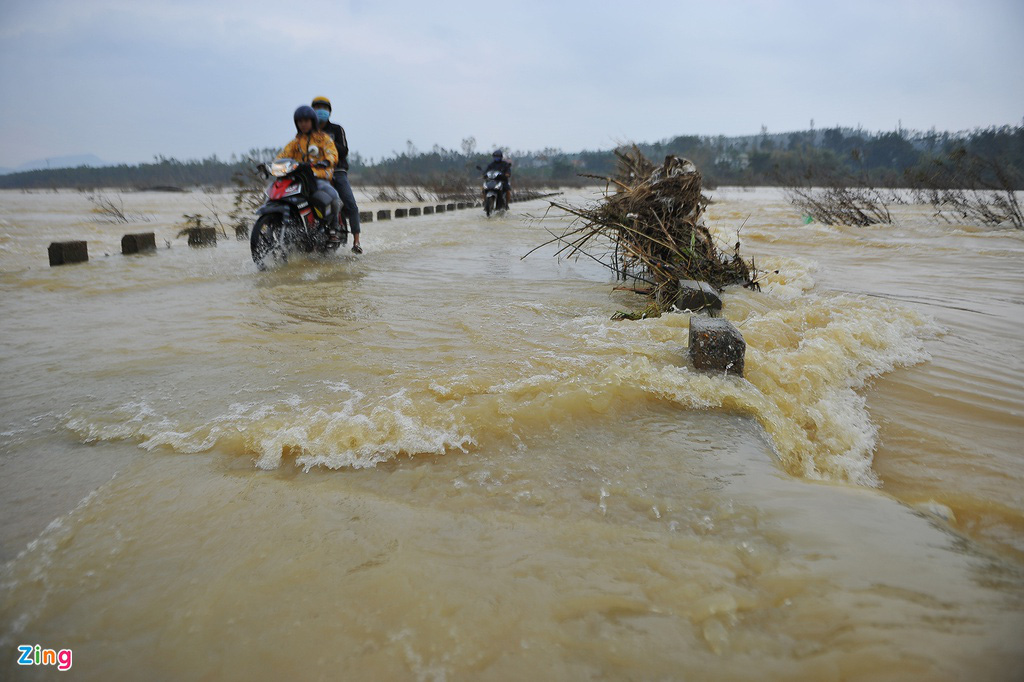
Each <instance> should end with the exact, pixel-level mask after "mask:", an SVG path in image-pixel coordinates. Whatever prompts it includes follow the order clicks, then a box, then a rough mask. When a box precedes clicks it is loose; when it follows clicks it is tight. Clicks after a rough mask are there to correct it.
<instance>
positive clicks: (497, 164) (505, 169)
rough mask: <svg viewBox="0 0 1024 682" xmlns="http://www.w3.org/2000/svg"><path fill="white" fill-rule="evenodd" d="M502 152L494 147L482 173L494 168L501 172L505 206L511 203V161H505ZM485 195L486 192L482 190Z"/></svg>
mask: <svg viewBox="0 0 1024 682" xmlns="http://www.w3.org/2000/svg"><path fill="white" fill-rule="evenodd" d="M504 156H505V155H504V154H503V153H502V151H501V150H500V149H495V150H494V153H493V154H492V155H491V162H490V163H489V164H488V165H487V168H485V169H484V173H487V172H489V171H492V170H496V171H498V172H499V173H501V179H502V180H503V181H504V183H505V208H508V207H509V206H511V205H512V162H511V161H505V159H504ZM484 194H485V195H486V192H484Z"/></svg>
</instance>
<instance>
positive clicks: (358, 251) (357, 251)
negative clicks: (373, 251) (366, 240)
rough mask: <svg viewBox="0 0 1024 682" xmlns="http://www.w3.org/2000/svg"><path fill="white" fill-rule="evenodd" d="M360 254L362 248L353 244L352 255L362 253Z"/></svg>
mask: <svg viewBox="0 0 1024 682" xmlns="http://www.w3.org/2000/svg"><path fill="white" fill-rule="evenodd" d="M362 252H363V247H361V246H359V244H353V245H352V253H362Z"/></svg>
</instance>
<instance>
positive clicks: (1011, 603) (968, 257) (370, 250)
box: [0, 189, 1024, 680]
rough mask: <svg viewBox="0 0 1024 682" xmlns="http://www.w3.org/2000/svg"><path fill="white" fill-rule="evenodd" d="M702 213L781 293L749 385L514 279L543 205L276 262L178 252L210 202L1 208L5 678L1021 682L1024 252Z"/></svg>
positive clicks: (546, 274)
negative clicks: (81, 254)
mask: <svg viewBox="0 0 1024 682" xmlns="http://www.w3.org/2000/svg"><path fill="white" fill-rule="evenodd" d="M713 196H714V199H715V203H714V204H713V205H712V206H711V207H710V209H709V215H708V218H709V223H710V225H711V226H712V228H713V229H714V230H715V231H716V232H717V233H718V234H720V235H721V238H722V239H723V243H729V244H731V243H733V242H734V241H735V239H736V231H737V229H739V238H740V240H741V241H742V243H743V247H742V252H743V253H744V255H745V256H747V257H748V258H749V257H751V256H752V257H754V258H755V260H756V262H757V265H758V266H759V267H760V268H764V269H768V270H776V269H778V270H779V273H778V274H772V275H769V276H768V277H767V278H766V279H765V280H764V282H763V285H764V286H763V290H762V291H761V292H752V291H749V290H745V289H742V288H739V287H736V288H730V289H728V290H727V291H726V293H725V297H724V301H725V308H724V311H723V312H724V315H725V316H726V317H728V318H729V319H730V320H732V321H733V322H734V323H736V324H737V326H738V327H739V328H740V330H741V331H742V333H743V335H744V337H745V339H746V341H747V344H748V350H747V359H746V376H745V377H744V378H737V377H725V376H719V375H714V374H703V373H699V372H696V371H694V370H693V369H692V368H691V367H690V366H689V364H688V362H687V359H686V343H687V332H688V324H689V316H688V315H687V314H671V315H666V316H663V317H661V318H658V319H653V320H643V321H639V322H628V321H624V322H612V321H611V320H610V319H609V318H610V317H611V315H612V314H613V313H614V312H615V311H616V310H628V309H633V308H637V307H640V306H641V305H642V302H641V301H640V300H639V299H638V298H637V297H636V296H635V295H633V294H630V293H626V292H613V291H612V287H613V286H614V285H615V282H614V280H613V279H612V278H610V277H609V273H608V272H607V271H605V270H603V269H602V268H600V267H599V266H598V265H596V264H594V263H588V262H583V261H580V262H574V261H558V260H556V259H554V258H551V257H550V254H551V253H552V252H553V249H548V250H547V251H544V250H542V251H539V252H537V253H535V254H533V255H531V256H530V257H529V258H526V259H521V257H522V256H523V255H524V254H526V253H527V252H528V251H530V250H531V249H532V248H533V247H535V246H536V245H537V244H540V243H541V242H543V241H545V240H546V239H548V238H549V234H548V232H547V230H553V231H555V232H559V231H560V230H561V229H563V227H564V226H565V225H566V224H567V222H566V219H565V218H563V217H560V216H558V215H553V214H549V215H548V216H547V217H546V218H545V219H544V220H543V221H540V220H537V219H536V218H538V217H539V216H541V215H542V214H544V213H545V203H544V202H529V203H523V204H516V205H514V208H513V210H512V211H511V212H510V213H509V214H508V215H507V216H504V217H501V218H491V219H490V220H488V219H486V218H485V217H484V216H483V213H482V211H481V210H479V209H477V210H466V211H458V212H456V213H453V214H441V215H433V216H422V217H416V218H409V219H402V220H393V221H390V222H373V223H369V224H367V225H365V227H364V235H363V246H364V247H365V249H366V253H365V254H363V255H362V256H358V257H357V256H354V255H351V254H347V253H346V254H344V255H340V256H338V257H336V258H332V259H328V260H322V259H305V258H298V259H294V260H293V261H292V262H290V263H288V264H286V265H285V266H283V267H281V268H278V269H276V270H272V271H268V272H258V271H257V270H256V268H255V267H254V265H253V264H252V262H251V259H250V257H249V254H248V245H247V243H245V242H236V241H234V240H224V239H223V238H222V241H221V242H220V244H219V245H218V246H217V247H216V248H208V249H190V248H188V247H187V246H186V245H185V240H184V238H179V237H176V233H177V230H178V228H177V227H176V224H177V223H179V222H181V221H182V216H183V215H184V214H191V213H196V212H200V213H208V212H209V209H208V207H207V206H206V205H205V203H204V202H209V201H210V200H211V199H210V198H209V197H207V196H206V195H203V194H201V193H195V194H186V195H178V194H158V193H137V194H124V195H123V199H124V204H125V208H126V209H127V210H129V211H130V212H132V213H134V214H137V215H138V216H141V217H143V218H144V219H145V220H144V221H143V220H142V219H140V220H139V222H135V223H132V224H131V225H128V226H124V225H111V224H106V223H101V222H97V220H96V218H97V217H96V215H95V214H92V213H90V208H91V204H90V203H89V202H88V201H87V199H86V197H85V195H82V194H78V193H71V192H62V193H38V194H21V193H15V192H2V193H0V288H2V292H3V298H2V301H0V319H2V320H3V322H2V327H0V329H2V331H0V386H2V387H0V406H2V407H3V410H2V414H0V512H2V514H3V517H4V519H5V524H4V528H3V531H2V533H0V558H2V559H3V560H4V561H5V562H6V563H5V564H4V566H3V569H2V574H0V651H3V652H5V654H4V655H5V656H7V658H5V659H3V663H2V665H3V666H4V667H3V670H4V673H5V674H4V677H8V676H9V677H11V678H12V679H21V678H22V677H24V678H26V679H33V678H34V677H36V676H39V677H41V676H44V675H46V674H53V673H52V671H50V670H47V669H46V668H21V667H19V666H18V665H17V664H16V662H15V661H16V658H17V650H18V649H17V647H18V646H19V645H28V644H31V645H35V644H40V645H42V647H44V648H46V647H50V648H54V649H72V650H73V652H74V667H73V671H72V674H74V675H75V676H76V677H78V678H81V679H110V678H115V679H117V678H124V677H130V676H135V675H137V674H138V672H137V671H139V670H145V671H146V677H148V678H153V679H200V678H206V677H217V678H227V679H243V678H255V679H280V678H282V677H289V678H294V679H338V678H339V677H346V678H355V679H414V680H442V679H448V680H462V679H474V680H476V679H495V680H507V679H523V678H527V677H530V676H532V677H536V678H541V679H594V678H607V679H779V680H781V679H787V680H790V679H796V680H828V679H836V680H839V679H843V680H856V679H864V680H869V679H870V680H877V679H894V680H904V679H905V680H921V679H929V680H945V679H950V680H952V679H964V678H966V677H970V678H971V679H986V680H1013V679H1018V677H1019V674H1020V670H1021V669H1024V637H1021V633H1022V632H1024V493H1022V490H1024V486H1022V485H1021V483H1022V481H1024V455H1022V449H1021V447H1020V442H1021V437H1022V436H1024V407H1022V406H1024V361H1022V360H1021V357H1022V353H1024V342H1022V340H1021V339H1022V332H1024V274H1022V270H1021V267H1020V265H1021V263H1022V262H1024V234H1021V233H1019V232H1014V231H1012V230H995V229H990V228H986V229H981V228H974V227H969V226H957V225H937V224H934V223H932V222H931V221H930V220H928V212H927V210H926V209H925V208H924V207H914V206H905V207H898V209H895V210H894V213H896V215H897V219H898V222H897V224H896V225H894V226H882V227H874V228H867V229H865V228H831V227H825V226H820V225H816V224H811V225H804V224H803V222H802V220H801V219H800V215H799V214H798V213H797V212H796V211H795V209H793V208H792V207H790V206H789V205H788V204H787V203H786V202H784V201H783V200H782V199H781V197H780V195H779V194H778V193H777V192H775V191H774V190H755V191H741V190H738V189H723V190H721V191H717V192H714V193H713ZM593 198H594V195H592V194H589V193H586V192H579V191H574V193H572V194H570V195H569V196H568V197H565V199H566V200H568V201H570V202H572V203H580V202H584V201H589V200H592V199H593ZM215 201H217V202H220V203H221V204H223V206H224V209H222V210H224V211H225V212H226V209H227V206H229V205H230V197H229V196H226V195H225V196H222V197H219V198H217V199H215ZM381 207H386V206H385V205H383V204H381V205H378V204H373V203H370V202H366V203H365V204H364V205H362V206H361V208H362V209H363V210H374V211H376V209H377V208H381ZM741 226H742V228H741ZM144 231H155V232H156V235H157V243H158V245H160V247H161V248H159V249H158V251H157V252H156V253H155V254H148V255H141V256H132V257H124V256H121V255H120V246H119V245H120V237H121V235H122V234H125V233H128V232H144ZM73 238H74V239H87V240H88V241H89V249H90V256H91V261H90V262H89V263H88V264H83V265H76V266H65V267H59V268H49V267H47V262H46V245H47V244H49V243H50V242H51V241H55V240H60V239H73ZM168 244H169V248H168ZM104 254H110V255H109V256H105V255H104Z"/></svg>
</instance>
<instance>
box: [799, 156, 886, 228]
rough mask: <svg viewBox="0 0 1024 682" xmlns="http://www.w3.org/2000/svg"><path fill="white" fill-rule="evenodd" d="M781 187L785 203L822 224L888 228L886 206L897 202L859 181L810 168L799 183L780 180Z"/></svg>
mask: <svg viewBox="0 0 1024 682" xmlns="http://www.w3.org/2000/svg"><path fill="white" fill-rule="evenodd" d="M781 184H782V190H783V193H784V194H785V196H786V199H788V200H789V203H791V204H793V205H794V206H796V207H797V208H799V209H800V211H801V212H802V213H803V214H804V215H806V216H810V217H811V218H812V219H814V220H816V221H817V222H819V223H824V224H825V225H852V226H855V227H867V226H868V225H876V224H879V223H883V224H886V225H889V224H892V214H890V213H889V205H890V204H892V203H898V202H899V201H900V199H899V196H898V195H897V194H896V193H894V192H891V191H888V192H884V191H882V190H879V189H876V188H874V187H871V186H870V185H868V184H867V183H866V182H865V181H863V180H857V179H856V178H854V177H852V176H838V175H835V174H833V173H828V172H822V171H821V170H820V169H815V168H811V167H809V168H808V169H807V170H806V171H805V172H804V174H803V178H801V179H800V180H794V179H792V178H789V179H783V180H782V182H781Z"/></svg>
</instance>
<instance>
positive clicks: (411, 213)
mask: <svg viewBox="0 0 1024 682" xmlns="http://www.w3.org/2000/svg"><path fill="white" fill-rule="evenodd" d="M421 213H423V211H421V210H420V207H419V206H413V207H412V208H410V209H409V217H410V218H411V217H413V216H418V215H420V214H421Z"/></svg>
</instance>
